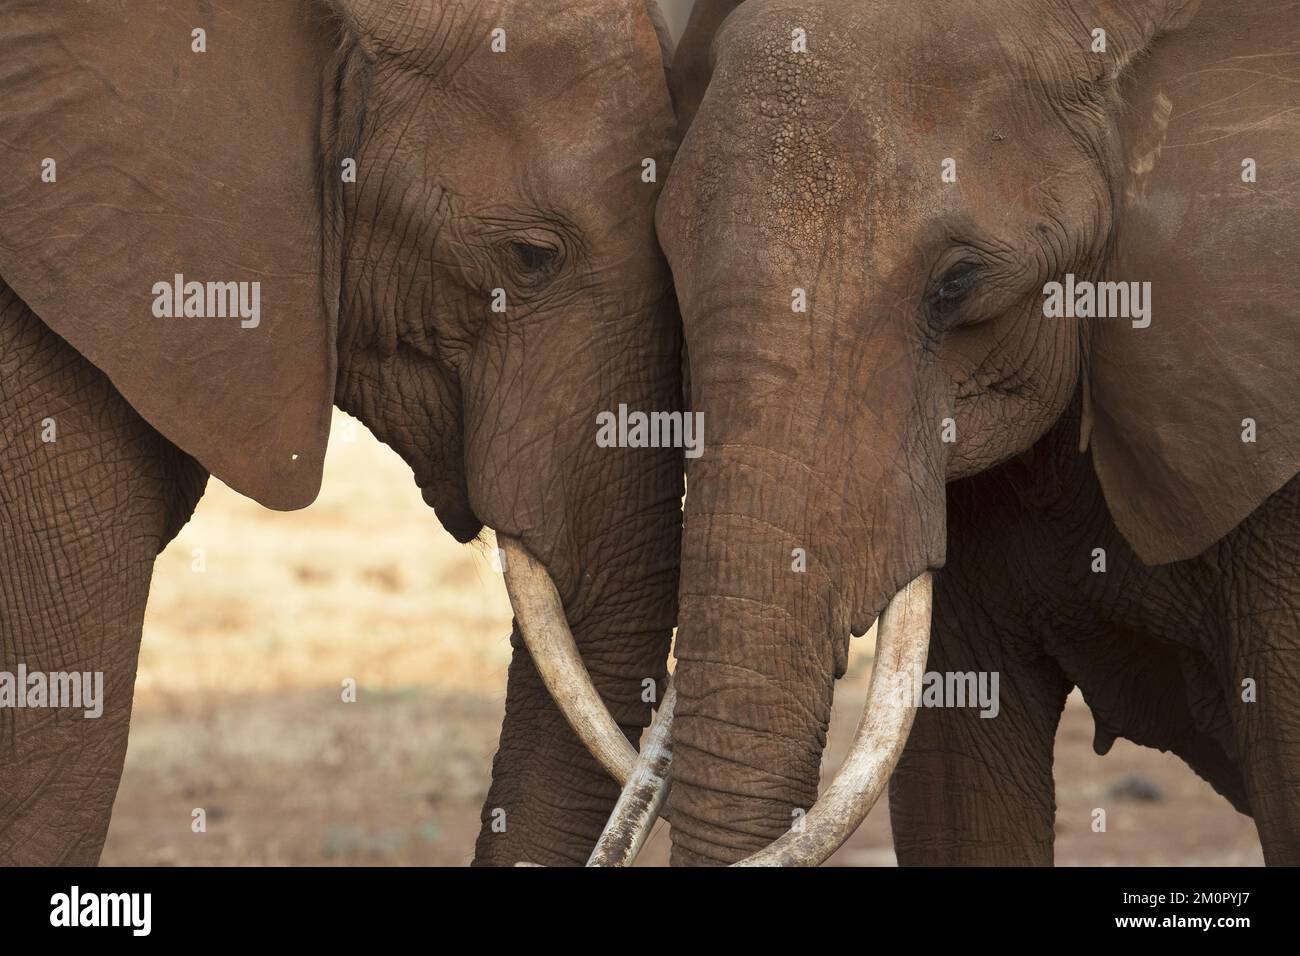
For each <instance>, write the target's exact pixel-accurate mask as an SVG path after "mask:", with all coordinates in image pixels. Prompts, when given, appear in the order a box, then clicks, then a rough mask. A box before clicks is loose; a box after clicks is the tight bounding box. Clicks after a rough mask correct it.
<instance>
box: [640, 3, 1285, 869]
mask: <svg viewBox="0 0 1300 956" xmlns="http://www.w3.org/2000/svg"><path fill="white" fill-rule="evenodd" d="M1297 50H1300V19H1298V18H1297V17H1296V16H1295V12H1294V6H1293V5H1292V4H1289V3H1283V2H1276V0H1267V2H1258V3H1252V4H1236V3H1231V2H1227V0H1222V2H1220V0H1202V2H1199V3H1198V2H1190V3H1189V2H1186V0H1134V2H1130V3H1127V4H1124V5H1122V6H1121V5H1119V4H1113V3H1107V2H1100V0H1098V2H1091V0H1077V2H1066V0H1044V2H1040V3H1034V4H1023V3H1014V2H994V3H975V2H973V0H946V2H937V3H927V4H917V3H912V2H902V0H871V2H860V0H855V2H846V0H748V2H745V3H737V2H736V0H717V2H703V3H701V4H699V5H697V7H696V9H695V11H694V13H693V16H692V21H691V26H690V28H689V29H688V32H687V35H686V37H685V38H684V39H683V42H682V45H681V48H680V50H679V56H678V60H677V62H676V64H675V67H674V76H675V83H676V87H677V88H676V93H677V99H678V105H679V110H680V112H681V114H682V116H683V117H684V119H686V120H687V121H689V122H690V128H689V132H688V133H687V134H686V137H685V139H684V141H683V144H682V148H681V151H680V153H679V155H678V158H677V161H676V165H675V167H674V171H673V174H672V177H671V178H670V181H669V183H668V186H667V188H666V190H665V194H664V197H663V199H662V200H661V203H660V209H659V214H658V215H659V233H660V237H661V240H662V241H663V243H664V247H665V250H666V252H667V254H668V257H669V261H670V263H671V265H672V267H673V272H674V276H675V280H676V283H677V287H678V294H679V297H680V299H681V303H682V313H683V321H684V324H685V334H686V341H687V349H688V352H689V356H690V378H691V391H692V403H693V407H694V408H695V409H696V410H699V411H702V412H703V413H704V416H705V420H706V422H707V424H708V430H709V442H708V445H707V448H706V450H705V453H704V455H703V457H701V458H700V459H698V460H697V461H695V462H693V463H692V464H691V471H690V476H689V495H688V498H687V502H686V519H685V521H686V524H685V530H684V538H683V551H682V570H681V574H682V591H681V601H680V615H681V620H680V624H679V631H678V636H677V644H676V654H677V658H678V668H677V671H676V673H675V678H674V680H675V684H676V689H677V713H676V720H675V723H674V725H673V765H672V779H673V784H672V795H671V798H670V804H669V811H670V813H671V820H672V824H673V830H672V833H673V859H674V861H675V862H677V863H698V864H718V863H732V862H735V861H738V860H741V859H742V858H745V857H747V856H748V855H750V854H752V853H754V852H755V851H758V850H760V849H761V848H763V847H765V846H766V845H767V844H769V843H772V841H774V840H776V841H778V842H777V843H776V844H774V845H773V846H772V847H771V848H769V849H768V850H767V851H764V855H763V856H761V857H759V858H758V859H760V860H762V861H763V862H783V863H816V862H820V861H821V860H823V859H825V858H826V856H828V855H829V853H830V852H832V851H833V850H834V848H835V847H836V846H837V845H838V843H839V842H840V841H841V840H843V839H844V838H845V837H846V835H847V833H849V832H851V831H852V828H853V826H854V825H855V824H856V822H857V821H860V820H861V818H862V816H863V815H865V813H866V811H867V810H868V809H869V808H870V805H871V802H872V801H873V800H874V799H875V798H876V796H877V795H878V794H879V793H880V791H881V789H882V787H883V785H884V782H885V780H886V779H887V778H888V776H889V774H890V771H891V770H892V769H893V767H894V763H895V761H899V762H898V763H897V770H896V771H895V772H894V773H893V777H892V789H891V794H892V796H891V811H892V814H891V817H892V821H893V827H894V836H895V843H896V846H897V851H898V856H899V860H900V862H903V863H929V864H940V863H949V864H951V863H983V864H1012V863H1037V864H1044V863H1049V862H1050V861H1051V859H1052V838H1053V815H1054V810H1055V804H1054V794H1053V782H1052V747H1053V741H1054V736H1055V731H1056V727H1057V722H1058V718H1059V716H1060V714H1061V710H1062V707H1063V705H1064V702H1065V698H1066V694H1067V693H1068V692H1069V690H1070V689H1071V687H1072V686H1077V687H1079V688H1080V689H1081V690H1082V692H1083V695H1084V697H1085V699H1086V700H1087V702H1088V704H1089V705H1090V706H1091V707H1092V710H1093V713H1094V715H1095V717H1096V721H1097V728H1098V729H1097V746H1098V749H1099V750H1103V751H1104V750H1105V749H1106V748H1107V747H1108V746H1109V742H1110V741H1111V740H1113V739H1114V738H1115V737H1116V736H1125V737H1128V738H1130V739H1132V740H1134V741H1137V742H1139V743H1142V744H1147V745H1150V746H1155V747H1159V748H1162V749H1170V750H1173V751H1174V752H1176V753H1178V754H1179V755H1180V756H1182V757H1183V759H1185V760H1186V761H1187V762H1188V763H1189V764H1190V765H1191V766H1192V768H1193V769H1195V770H1196V771H1197V772H1198V773H1200V774H1201V775H1202V776H1204V777H1205V778H1206V779H1208V780H1209V781H1210V782H1211V783H1212V784H1213V785H1214V786H1215V787H1216V788H1217V789H1218V790H1219V791H1220V792H1222V793H1223V794H1225V795H1226V796H1227V797H1228V799H1229V800H1231V801H1232V802H1233V804H1234V805H1235V806H1237V807H1238V808H1239V809H1241V810H1242V811H1244V812H1247V813H1250V814H1251V815H1253V817H1254V819H1255V822H1256V826H1257V828H1258V831H1259V835H1260V839H1261V842H1262V844H1263V849H1264V856H1265V859H1266V860H1267V861H1268V862H1269V863H1291V864H1295V863H1300V797H1298V795H1300V685H1298V684H1297V681H1298V680H1300V624H1298V622H1300V479H1297V478H1296V474H1297V471H1298V470H1300V388H1297V368H1300V312H1298V311H1297V302H1300V247H1298V246H1297V242H1296V235H1297V233H1296V229H1295V207H1294V197H1295V195H1296V194H1297V191H1298V187H1300V167H1297V165H1296V163H1295V157H1296V156H1297V155H1298V154H1300V113H1297V111H1296V110H1295V108H1294V107H1295V90H1296V88H1297V83H1300V54H1298V53H1297V52H1296V51H1297ZM1066 290H1069V291H1068V292H1067V291H1066ZM1094 292H1095V293H1096V294H1095V296H1094V295H1093V293H1094ZM1065 295H1068V296H1069V302H1068V303H1064V302H1062V301H1061V300H1062V298H1063V297H1064V296H1065ZM932 575H933V582H934V585H933V586H934V597H933V604H932V606H931V602H930V600H929V596H928V595H929V588H930V581H931V576H932ZM882 612H883V616H882V619H881V621H882V623H881V634H882V637H881V642H882V643H881V649H880V652H879V653H878V657H877V662H876V673H875V675H874V677H873V684H872V692H871V703H870V705H869V709H868V713H867V715H866V718H865V720H864V736H863V738H862V740H863V741H864V743H863V744H862V745H861V746H860V747H859V748H858V752H857V755H856V756H855V757H854V758H853V760H852V761H850V766H849V767H848V770H847V772H845V771H842V772H841V777H840V778H839V779H837V780H836V782H835V784H833V785H832V787H830V788H829V789H828V791H827V793H826V794H824V795H823V800H824V801H826V802H825V803H823V805H821V806H817V807H814V804H815V803H816V801H817V799H818V795H817V788H818V772H819V764H820V761H821V755H822V748H823V745H824V743H825V739H826V729H827V722H828V719H829V717H830V708H831V697H832V690H833V688H834V683H835V678H836V677H837V676H838V675H839V674H841V673H842V672H843V670H844V668H845V666H846V660H847V647H848V641H849V636H850V634H851V633H852V634H862V633H863V632H865V631H866V630H867V629H868V628H869V627H870V626H871V623H872V621H873V619H875V618H876V617H877V616H878V615H882ZM931 612H932V615H933V636H932V638H930V641H929V645H928V667H929V669H930V670H932V671H935V672H940V673H956V672H962V673H969V672H975V673H979V674H985V675H989V674H992V673H997V674H998V675H999V677H1000V696H1001V702H1000V707H999V708H998V710H997V713H996V716H995V717H994V718H993V719H985V718H983V717H981V716H980V713H979V709H977V708H970V707H962V706H960V705H956V704H955V702H953V701H942V702H941V703H943V704H946V705H947V706H935V707H931V706H923V707H921V708H920V709H919V711H917V712H916V714H915V726H914V727H912V728H911V733H910V738H909V737H908V724H909V723H910V722H911V720H912V708H911V706H910V704H908V705H907V706H900V705H899V704H898V702H897V700H896V697H897V694H898V692H900V691H903V692H905V691H906V690H907V688H908V687H909V686H910V685H911V684H912V678H913V676H914V675H913V674H912V673H911V672H912V670H913V669H914V668H920V667H922V666H924V665H925V663H926V652H927V645H926V640H925V638H926V633H927V631H929V630H930V628H929V623H930V621H929V618H930V615H931ZM915 676H918V677H919V675H915ZM904 740H907V744H906V749H905V751H903V752H902V754H901V759H900V756H899V753H900V750H902V749H903V741H904ZM809 808H812V809H809ZM805 811H806V812H807V813H806V817H805V816H804V814H805ZM792 820H802V821H803V825H802V826H801V827H799V828H796V829H797V831H798V832H787V831H790V830H791V822H792ZM778 838H779V839H778Z"/></svg>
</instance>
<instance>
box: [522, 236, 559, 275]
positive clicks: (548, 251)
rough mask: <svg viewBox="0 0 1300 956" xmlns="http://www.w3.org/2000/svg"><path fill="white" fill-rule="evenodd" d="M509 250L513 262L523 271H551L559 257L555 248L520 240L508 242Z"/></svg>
mask: <svg viewBox="0 0 1300 956" xmlns="http://www.w3.org/2000/svg"><path fill="white" fill-rule="evenodd" d="M510 252H511V254H512V255H513V256H514V258H515V264H516V265H517V266H518V267H519V268H520V269H522V270H524V271H525V272H551V271H553V270H554V268H555V265H556V263H557V262H558V260H559V257H560V253H559V251H558V250H556V249H552V248H551V247H549V246H539V245H535V244H534V243H531V242H523V241H521V240H516V241H514V242H512V243H510Z"/></svg>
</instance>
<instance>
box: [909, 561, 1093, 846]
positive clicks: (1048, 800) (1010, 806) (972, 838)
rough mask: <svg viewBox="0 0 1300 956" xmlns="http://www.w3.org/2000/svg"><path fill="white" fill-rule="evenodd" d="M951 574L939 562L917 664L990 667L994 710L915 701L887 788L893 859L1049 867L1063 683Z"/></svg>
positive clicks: (963, 669)
mask: <svg viewBox="0 0 1300 956" xmlns="http://www.w3.org/2000/svg"><path fill="white" fill-rule="evenodd" d="M954 584H955V581H954V580H953V576H951V575H948V574H947V573H946V572H943V573H941V574H940V576H939V578H938V581H937V582H936V589H935V605H934V618H933V623H932V625H931V637H930V658H929V664H928V667H927V671H926V673H927V675H931V674H935V673H938V674H943V675H947V674H950V673H958V672H960V673H969V672H974V673H975V674H976V675H977V676H978V675H992V674H994V673H996V674H997V675H998V678H997V679H998V691H999V693H998V695H997V712H996V715H995V716H989V717H981V716H980V713H981V708H980V707H979V706H974V705H971V704H970V702H969V701H968V702H967V706H964V707H954V706H921V707H919V708H918V709H917V713H916V721H915V723H914V724H913V725H912V733H911V736H910V737H909V738H908V741H907V746H906V747H905V748H904V750H903V756H902V759H901V760H900V761H899V765H898V767H897V769H896V770H895V771H894V774H893V777H892V778H891V780H890V787H889V813H890V821H891V826H892V828H893V833H894V849H895V852H896V853H897V854H898V862H899V864H900V865H903V866H960V865H968V866H971V865H977V866H1008V865H1019V866H1023V865H1036V866H1050V865H1051V863H1052V844H1053V835H1054V834H1053V827H1054V823H1055V816H1056V800H1055V788H1054V784H1053V780H1052V747H1053V742H1054V740H1055V737H1056V728H1057V724H1058V722H1059V720H1060V716H1061V711H1062V709H1063V708H1064V706H1065V698H1066V696H1067V695H1068V694H1069V692H1070V686H1071V685H1070V683H1069V681H1068V680H1066V678H1065V677H1064V675H1063V674H1062V673H1061V671H1060V669H1059V668H1058V667H1057V665H1056V663H1055V662H1054V661H1052V660H1051V659H1050V658H1048V657H1046V656H1045V655H1044V654H1043V653H1042V652H1041V650H1037V649H1034V648H1032V647H1031V646H1030V645H1029V644H1028V643H1026V644H1024V645H1023V646H1022V645H1021V644H1019V643H1016V644H1014V645H1013V644H1010V643H1007V642H1006V641H1007V639H1006V638H1005V636H1004V632H1003V631H1002V630H1001V629H1000V628H999V626H997V625H996V624H995V623H994V622H993V621H991V620H990V619H989V618H987V617H985V616H983V615H982V614H981V612H980V611H979V610H978V608H977V607H976V606H975V603H974V602H972V601H969V600H964V599H963V598H962V597H961V596H960V595H959V594H958V590H959V589H958V588H957V587H955V586H954ZM945 585H947V586H945ZM987 679H988V680H989V685H988V686H990V687H991V686H992V684H991V676H990V677H989V678H987Z"/></svg>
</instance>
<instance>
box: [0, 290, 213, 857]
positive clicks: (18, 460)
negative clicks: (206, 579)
mask: <svg viewBox="0 0 1300 956" xmlns="http://www.w3.org/2000/svg"><path fill="white" fill-rule="evenodd" d="M206 478H207V475H206V473H205V472H204V471H203V470H202V469H201V468H200V467H199V465H198V464H197V463H196V462H194V460H193V459H191V458H189V457H188V456H187V455H184V454H183V453H181V452H180V451H179V450H177V449H176V448H175V447H173V446H172V445H171V444H169V443H168V442H167V441H166V440H165V439H163V438H162V436H160V435H159V434H158V433H157V432H156V431H154V430H153V429H152V428H150V427H149V425H147V424H146V423H145V422H144V421H143V420H142V419H141V418H140V417H139V416H138V415H136V414H135V412H134V411H133V410H132V409H131V408H130V407H129V406H128V405H127V404H126V402H125V401H124V400H123V399H122V398H121V396H120V395H118V393H117V392H116V391H115V389H114V388H113V386H112V385H111V384H110V383H109V381H108V379H107V378H106V377H105V376H104V375H103V374H102V373H100V372H99V371H98V370H97V369H95V368H94V367H93V366H91V365H90V364H89V363H87V362H86V361H85V360H84V359H83V358H82V357H81V356H80V355H78V354H77V353H76V352H75V351H73V350H72V349H71V347H69V346H68V345H67V344H66V343H65V342H64V341H63V340H62V339H60V338H59V337H58V336H56V335H54V334H53V333H52V332H50V331H49V330H48V329H47V328H46V327H45V326H44V325H43V324H42V323H41V322H40V321H39V319H37V317H36V316H35V315H34V314H32V312H31V311H30V310H29V309H27V308H26V306H25V305H24V304H23V303H22V302H21V301H20V300H19V299H18V298H17V296H16V295H15V294H14V293H13V292H12V291H11V290H9V289H7V288H6V287H5V286H4V285H3V284H0V680H4V679H5V676H4V675H5V674H8V675H10V677H9V680H10V682H11V683H10V689H11V696H10V697H9V698H8V699H7V700H6V699H5V698H4V697H3V696H0V701H4V702H5V703H4V706H0V864H20V865H50V864H65V865H89V864H94V863H96V862H97V861H98V859H99V854H100V849H101V847H102V846H103V842H104V837H105V835H106V833H107V830H108V823H109V816H110V813H111V811H112V806H113V799H114V796H115V795H116V792H117V786H118V781H119V779H120V777H121V773H122V762H123V759H124V757H125V755H126V742H127V741H126V738H127V728H128V724H129V722H130V716H131V697H132V691H133V687H134V682H135V671H136V658H137V653H138V650H139V644H140V630H141V625H142V622H143V618H144V609H145V601H146V598H147V597H148V593H149V580H150V576H151V574H152V570H153V562H154V558H155V556H156V555H157V554H158V552H159V551H160V550H161V549H162V547H163V546H164V545H165V544H166V542H167V541H168V540H170V538H171V537H172V536H174V534H175V533H176V532H177V531H178V530H179V529H180V527H181V526H182V525H183V524H184V523H185V521H186V520H188V518H189V515H190V513H191V511H192V510H193V507H194V505H195V503H197V501H198V498H199V496H200V495H201V494H202V489H203V485H204V483H205V482H206ZM20 672H25V673H26V675H27V681H26V682H25V686H16V684H17V677H18V675H19V673H20ZM55 672H63V673H73V672H76V673H78V674H80V675H82V677H81V682H82V684H83V687H84V688H85V689H87V690H89V691H91V696H92V697H94V696H96V695H94V694H93V691H94V689H96V688H97V687H102V691H101V693H100V694H99V695H97V699H96V700H94V701H93V702H92V701H90V700H87V698H86V696H85V694H84V692H83V694H82V695H80V697H79V699H80V701H81V703H82V704H83V706H78V707H67V706H57V707H56V706H51V705H52V704H55V703H66V701H67V698H68V696H69V695H68V694H66V692H65V693H62V694H61V696H60V699H59V700H57V701H56V700H53V699H51V697H49V696H47V697H46V698H45V699H44V704H45V706H30V705H32V704H40V703H41V702H42V700H41V698H40V697H39V696H35V697H34V696H33V695H32V692H31V690H30V688H31V687H32V686H33V684H32V675H34V674H39V675H49V674H52V673H55ZM86 675H89V676H86ZM97 675H102V685H100V684H99V680H100V678H99V677H98V676H97ZM40 679H41V678H36V680H37V681H38V682H39V681H40ZM63 686H64V688H65V691H66V689H67V688H70V687H71V686H72V685H71V683H70V682H65V683H64V685H63ZM52 693H53V681H52V680H51V683H50V694H52ZM14 695H23V702H24V703H25V704H27V705H28V706H24V707H21V708H20V707H17V706H16V703H17V698H16V696H14ZM85 704H91V706H90V707H89V708H87V707H86V706H84V705H85ZM101 708H102V712H100V713H96V712H97V711H99V710H100V709H101ZM88 709H89V712H90V714H91V716H87V710H88ZM179 825H184V824H183V822H182V823H181V824H179Z"/></svg>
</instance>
